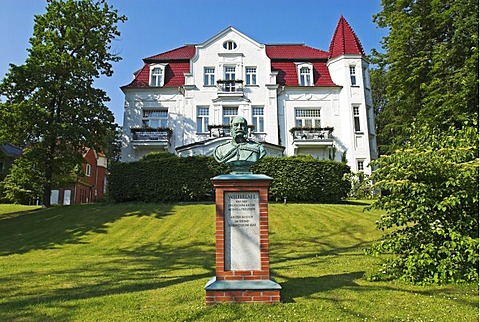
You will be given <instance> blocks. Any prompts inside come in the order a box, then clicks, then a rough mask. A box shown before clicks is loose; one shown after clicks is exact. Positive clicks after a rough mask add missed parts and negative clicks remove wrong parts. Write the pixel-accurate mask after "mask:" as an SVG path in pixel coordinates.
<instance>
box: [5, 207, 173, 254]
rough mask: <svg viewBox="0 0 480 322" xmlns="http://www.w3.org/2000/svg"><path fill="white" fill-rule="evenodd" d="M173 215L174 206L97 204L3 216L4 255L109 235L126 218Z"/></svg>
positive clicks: (50, 247)
mask: <svg viewBox="0 0 480 322" xmlns="http://www.w3.org/2000/svg"><path fill="white" fill-rule="evenodd" d="M139 208H141V209H142V210H141V211H139V210H138V209H139ZM112 209H114V211H112ZM171 213H172V212H171V206H170V205H153V204H150V205H148V204H145V205H143V204H142V205H141V206H139V205H138V204H125V205H116V206H115V207H111V206H110V207H109V206H108V205H103V204H94V205H78V206H68V207H55V208H50V209H45V210H40V211H32V212H22V213H17V214H13V215H5V216H2V217H0V256H5V255H11V254H23V253H26V252H29V251H31V250H38V249H52V248H55V247H58V246H59V245H63V244H68V243H71V244H72V243H81V238H82V236H84V235H85V234H86V233H90V232H94V233H106V228H107V225H108V224H109V223H113V222H115V221H117V220H119V219H120V218H122V217H124V216H146V215H148V216H154V217H156V218H159V219H160V218H162V217H165V216H168V215H170V214H171Z"/></svg>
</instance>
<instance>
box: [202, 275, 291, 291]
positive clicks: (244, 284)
mask: <svg viewBox="0 0 480 322" xmlns="http://www.w3.org/2000/svg"><path fill="white" fill-rule="evenodd" d="M204 288H205V290H207V291H224V290H232V291H233V290H281V289H282V287H281V286H280V284H278V283H276V282H274V281H272V280H220V281H217V279H216V278H215V277H212V278H211V279H210V280H209V281H208V282H207V284H206V285H205V287H204Z"/></svg>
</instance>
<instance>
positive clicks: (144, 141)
mask: <svg viewBox="0 0 480 322" xmlns="http://www.w3.org/2000/svg"><path fill="white" fill-rule="evenodd" d="M130 131H131V132H132V144H133V146H154V145H155V146H164V145H169V144H170V136H171V135H172V130H171V129H169V128H148V127H147V128H131V129H130Z"/></svg>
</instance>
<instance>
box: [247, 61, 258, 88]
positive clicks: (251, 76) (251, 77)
mask: <svg viewBox="0 0 480 322" xmlns="http://www.w3.org/2000/svg"><path fill="white" fill-rule="evenodd" d="M245 85H257V67H255V66H247V67H245Z"/></svg>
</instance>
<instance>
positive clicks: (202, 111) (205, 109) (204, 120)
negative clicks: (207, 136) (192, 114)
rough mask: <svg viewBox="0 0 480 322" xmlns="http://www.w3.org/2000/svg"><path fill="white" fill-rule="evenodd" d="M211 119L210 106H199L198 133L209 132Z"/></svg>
mask: <svg viewBox="0 0 480 322" xmlns="http://www.w3.org/2000/svg"><path fill="white" fill-rule="evenodd" d="M209 119H210V107H209V106H197V133H206V132H208V123H209Z"/></svg>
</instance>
